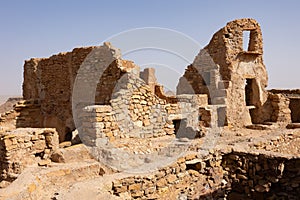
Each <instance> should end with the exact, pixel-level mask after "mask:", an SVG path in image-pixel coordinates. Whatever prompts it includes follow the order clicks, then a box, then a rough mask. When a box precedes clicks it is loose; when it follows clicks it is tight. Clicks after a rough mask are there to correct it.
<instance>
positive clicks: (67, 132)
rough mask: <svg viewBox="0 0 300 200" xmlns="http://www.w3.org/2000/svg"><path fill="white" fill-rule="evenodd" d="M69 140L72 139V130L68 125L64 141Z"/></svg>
mask: <svg viewBox="0 0 300 200" xmlns="http://www.w3.org/2000/svg"><path fill="white" fill-rule="evenodd" d="M71 140H72V130H71V129H70V128H69V127H67V128H66V135H65V140H64V141H71Z"/></svg>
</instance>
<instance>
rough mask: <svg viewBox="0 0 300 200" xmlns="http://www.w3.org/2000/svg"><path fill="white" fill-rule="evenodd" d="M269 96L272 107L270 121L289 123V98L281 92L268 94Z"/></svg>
mask: <svg viewBox="0 0 300 200" xmlns="http://www.w3.org/2000/svg"><path fill="white" fill-rule="evenodd" d="M269 98H270V100H271V104H272V108H273V112H272V116H271V121H272V122H279V123H283V124H285V125H286V124H288V123H291V110H290V108H289V104H290V100H289V99H288V98H287V97H285V96H284V95H283V94H270V96H269Z"/></svg>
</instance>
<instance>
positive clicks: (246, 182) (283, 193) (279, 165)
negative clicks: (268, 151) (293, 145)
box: [222, 153, 300, 199]
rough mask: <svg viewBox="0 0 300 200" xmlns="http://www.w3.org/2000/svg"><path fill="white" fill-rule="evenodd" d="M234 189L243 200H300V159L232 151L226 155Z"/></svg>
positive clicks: (224, 161) (226, 164) (231, 185)
mask: <svg viewBox="0 0 300 200" xmlns="http://www.w3.org/2000/svg"><path fill="white" fill-rule="evenodd" d="M222 166H223V169H224V170H225V171H227V172H228V173H229V176H228V179H226V181H228V182H229V184H230V188H231V192H232V194H233V195H234V196H236V197H238V196H239V197H240V198H242V199H245V198H250V199H268V198H270V199H298V198H299V196H298V195H299V193H300V185H299V184H300V159H293V158H292V159H288V158H284V157H277V156H270V155H263V154H257V155H251V154H246V153H232V154H228V155H225V156H223V163H222Z"/></svg>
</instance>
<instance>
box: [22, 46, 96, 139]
mask: <svg viewBox="0 0 300 200" xmlns="http://www.w3.org/2000/svg"><path fill="white" fill-rule="evenodd" d="M93 49H94V47H87V48H76V49H74V50H73V51H72V52H68V53H60V54H57V55H54V56H51V57H50V58H43V59H36V58H32V59H30V60H27V61H25V64H24V82H23V97H24V99H25V100H33V101H38V102H39V104H40V105H39V106H40V109H39V111H40V112H39V113H37V114H36V115H34V114H33V113H30V116H29V114H26V112H27V109H25V110H24V112H25V113H24V114H21V115H24V116H26V117H29V118H31V119H35V120H39V121H38V122H35V123H34V124H33V123H32V122H31V121H30V120H28V119H25V118H26V117H24V118H20V122H18V123H17V125H18V127H41V128H42V127H51V128H56V129H57V131H58V133H59V135H60V141H64V140H65V137H66V134H67V133H70V132H71V131H72V130H74V129H75V125H74V122H73V116H72V99H71V98H72V89H73V84H74V80H75V77H76V74H77V71H78V69H79V67H80V65H81V64H82V62H83V61H84V59H85V58H86V57H87V55H88V54H89V53H90V52H91V51H92V50H93ZM30 109H31V108H30ZM31 110H32V109H31ZM21 112H22V111H21Z"/></svg>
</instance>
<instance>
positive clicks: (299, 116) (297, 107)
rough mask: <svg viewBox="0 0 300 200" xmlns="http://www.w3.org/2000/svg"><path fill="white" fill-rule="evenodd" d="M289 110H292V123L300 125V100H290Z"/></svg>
mask: <svg viewBox="0 0 300 200" xmlns="http://www.w3.org/2000/svg"><path fill="white" fill-rule="evenodd" d="M289 108H290V110H291V119H292V123H300V99H298V98H293V99H290V105H289Z"/></svg>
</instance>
